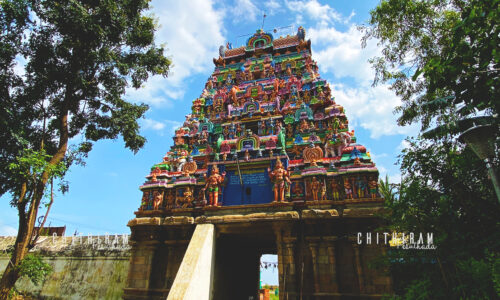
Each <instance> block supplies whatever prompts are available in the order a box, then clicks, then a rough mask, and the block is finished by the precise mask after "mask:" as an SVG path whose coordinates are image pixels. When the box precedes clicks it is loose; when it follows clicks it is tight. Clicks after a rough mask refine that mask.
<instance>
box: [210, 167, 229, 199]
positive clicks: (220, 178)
mask: <svg viewBox="0 0 500 300" xmlns="http://www.w3.org/2000/svg"><path fill="white" fill-rule="evenodd" d="M225 176H226V172H222V174H220V175H219V169H218V168H217V165H214V167H213V169H212V174H211V175H210V176H209V177H208V178H207V184H206V186H205V189H208V201H209V206H218V201H219V188H220V185H221V184H222V182H224V177H225Z"/></svg>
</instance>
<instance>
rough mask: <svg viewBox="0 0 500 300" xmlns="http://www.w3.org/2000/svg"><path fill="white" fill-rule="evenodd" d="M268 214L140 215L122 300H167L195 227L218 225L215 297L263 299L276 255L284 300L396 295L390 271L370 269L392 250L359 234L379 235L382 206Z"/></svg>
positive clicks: (241, 210)
mask: <svg viewBox="0 0 500 300" xmlns="http://www.w3.org/2000/svg"><path fill="white" fill-rule="evenodd" d="M264 211H265V212H263V209H262V207H260V208H257V207H255V208H252V207H248V206H245V207H232V208H224V209H216V210H204V211H203V213H202V214H199V213H196V212H179V213H177V214H175V215H167V216H165V215H162V214H156V215H151V216H140V214H139V215H138V217H137V218H135V219H133V220H131V221H130V222H129V226H130V228H131V230H132V236H131V245H132V251H131V260H130V268H129V274H128V281H127V288H126V289H125V291H124V296H123V298H124V299H166V297H167V296H168V294H169V291H170V290H171V289H172V285H173V283H174V280H176V275H177V272H178V270H179V267H180V266H181V262H182V261H183V257H184V255H185V252H186V249H187V247H188V244H189V243H190V240H191V237H192V235H193V232H194V229H195V227H196V225H197V224H213V225H214V226H213V227H214V231H215V241H214V245H213V249H214V251H215V253H214V257H215V260H214V265H213V271H212V275H211V276H212V278H211V285H212V286H211V296H212V297H211V299H217V300H225V299H227V300H233V299H245V300H246V299H250V298H249V297H252V296H253V299H258V295H257V293H258V288H259V267H260V265H259V259H260V256H261V255H262V254H277V256H278V272H279V291H280V299H289V300H295V299H304V300H305V299H311V300H312V299H373V298H381V297H382V295H384V294H390V293H391V292H392V285H391V284H392V282H391V278H390V277H389V276H388V275H387V274H386V272H385V271H386V270H381V269H376V268H373V267H371V262H372V261H373V260H374V259H376V258H377V257H379V256H380V255H381V254H383V253H384V251H386V250H387V249H388V245H384V244H383V243H382V244H377V243H375V242H374V243H372V244H371V245H367V244H366V243H364V242H363V244H361V245H359V244H358V241H357V234H358V232H362V233H363V235H364V234H365V233H366V232H375V230H376V229H377V228H378V227H379V226H380V225H381V224H382V223H381V220H380V218H379V217H378V215H379V214H380V213H381V212H382V208H381V207H380V204H379V203H372V204H366V203H365V204H363V205H357V206H342V208H340V207H339V206H336V205H334V204H332V203H316V204H314V203H312V205H305V206H297V205H293V204H289V205H274V206H270V207H268V208H267V209H265V210H264ZM191 284H193V283H191ZM169 299H170V298H169ZM183 299H184V298H183ZM186 299H187V298H186ZM207 299H208V298H207Z"/></svg>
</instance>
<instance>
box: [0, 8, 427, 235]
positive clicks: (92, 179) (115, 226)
mask: <svg viewBox="0 0 500 300" xmlns="http://www.w3.org/2000/svg"><path fill="white" fill-rule="evenodd" d="M377 3H378V1H372V0H365V1H352V0H349V1H347V0H333V1H317V0H313V1H277V0H272V1H255V0H236V1H213V0H212V1H211V0H190V1H176V0H168V1H166V0H153V1H152V6H153V7H152V9H151V12H152V13H154V14H155V16H156V18H157V19H158V24H159V26H160V28H159V30H158V35H157V43H158V44H166V47H167V49H168V50H167V55H168V56H170V57H171V59H172V61H173V67H172V70H171V74H170V76H169V78H167V79H163V78H160V77H154V78H152V79H150V80H149V81H148V82H147V83H146V84H144V86H143V88H142V89H140V90H129V91H128V92H127V98H128V99H129V100H130V101H133V102H144V103H147V104H149V105H150V107H151V108H150V110H149V111H148V113H147V114H146V118H145V119H142V120H140V124H141V132H142V134H143V135H144V136H146V138H147V139H148V143H147V144H146V146H145V147H144V148H143V149H142V150H141V151H140V152H139V153H137V154H136V155H134V154H133V153H131V152H130V151H128V150H126V149H125V148H124V144H123V142H122V141H121V140H116V141H101V142H99V143H98V144H96V146H95V147H94V150H93V151H92V152H91V153H90V155H89V158H88V160H87V165H86V167H80V166H76V167H73V168H72V169H71V171H70V172H69V174H68V176H67V180H68V181H69V182H70V189H69V192H68V193H67V194H65V195H57V196H56V199H55V203H54V205H53V207H52V211H51V213H50V215H49V218H48V222H50V224H51V225H52V226H62V225H66V226H67V234H72V233H74V232H75V230H77V231H78V232H81V233H82V234H84V235H86V234H88V233H92V234H104V233H106V232H108V233H128V232H129V229H128V227H126V224H127V221H128V220H130V219H132V218H133V217H134V215H133V212H134V211H135V210H136V209H137V208H138V206H139V204H140V199H141V194H140V191H139V189H138V187H139V185H140V184H142V183H143V182H144V176H146V175H147V173H148V170H149V168H150V166H151V165H153V164H154V163H157V162H159V161H161V159H162V157H163V156H164V155H165V153H166V152H167V151H168V149H169V147H170V145H172V134H173V130H174V128H175V127H177V126H179V125H180V124H181V122H182V121H183V120H184V115H186V114H187V113H189V111H190V107H191V101H192V100H193V99H195V98H197V97H198V96H199V95H200V93H201V91H202V89H203V87H204V84H205V81H206V79H207V78H208V76H209V75H210V74H211V73H212V71H213V69H214V66H213V62H212V58H214V57H217V56H218V47H219V46H220V45H222V44H225V43H226V42H227V41H229V42H231V43H232V44H233V46H234V47H237V46H241V45H242V44H243V43H244V42H245V41H246V39H247V38H248V35H250V34H253V33H254V32H255V30H256V29H258V28H260V27H261V24H262V15H263V13H264V12H265V13H266V15H267V17H266V19H265V24H264V29H265V30H269V31H272V30H273V29H274V28H282V29H280V30H279V31H278V33H277V34H276V35H277V36H276V37H278V36H279V35H286V34H288V33H290V34H295V32H296V30H297V27H298V26H300V25H302V26H303V27H304V28H305V29H306V38H307V39H311V41H312V52H313V58H314V59H315V60H316V61H317V62H318V65H319V67H320V73H321V76H322V77H323V78H325V79H327V80H328V81H329V82H330V86H331V87H332V95H333V96H334V97H335V98H336V101H337V103H339V104H341V105H343V106H344V107H345V108H346V112H347V116H348V118H349V120H350V126H351V128H352V129H354V130H355V132H356V136H357V138H358V141H359V142H360V143H361V144H363V145H365V146H366V147H367V149H368V151H370V153H371V155H372V158H373V160H374V161H375V163H376V164H377V167H378V168H379V170H380V173H381V176H385V174H388V175H389V176H390V178H391V179H392V180H393V181H397V180H398V178H399V170H398V167H397V166H395V165H394V164H395V161H396V156H397V155H398V153H399V152H400V150H401V147H402V146H404V143H403V142H402V141H403V139H404V138H405V137H406V136H407V135H415V134H416V132H417V128H416V127H398V126H397V124H396V121H395V120H396V118H397V116H396V115H394V114H393V109H394V107H395V106H396V105H398V104H399V103H400V100H399V99H398V98H397V97H396V96H395V95H394V94H393V93H392V92H391V91H390V90H389V89H388V86H386V85H380V86H377V87H375V88H374V87H372V86H371V83H372V80H373V71H372V69H371V66H370V65H369V63H368V62H367V59H368V58H370V57H373V56H375V55H377V54H378V53H380V48H379V47H378V46H377V43H376V41H370V42H369V43H368V45H367V47H366V48H364V49H362V48H361V42H360V39H361V36H362V34H361V33H360V32H359V31H358V30H357V29H356V28H357V26H358V25H360V24H364V23H366V22H367V20H368V18H369V11H370V9H372V8H374V7H375V6H376V4H377ZM283 27H284V28H283ZM243 35H246V36H243ZM74 142H78V140H76V141H74ZM7 198H8V197H6V196H4V197H2V201H1V202H0V235H10V234H15V233H16V228H17V212H16V210H15V209H14V208H11V207H10V206H9V205H8V199H7ZM47 225H48V224H47Z"/></svg>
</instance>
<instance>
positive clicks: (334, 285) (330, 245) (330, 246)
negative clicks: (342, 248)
mask: <svg viewBox="0 0 500 300" xmlns="http://www.w3.org/2000/svg"><path fill="white" fill-rule="evenodd" d="M324 239H325V242H326V249H327V253H328V264H329V267H330V270H329V271H330V276H331V279H330V282H329V283H330V284H329V286H331V289H332V292H334V293H337V292H338V291H339V284H338V278H337V259H336V254H335V241H336V240H337V237H336V236H328V237H325V238H324Z"/></svg>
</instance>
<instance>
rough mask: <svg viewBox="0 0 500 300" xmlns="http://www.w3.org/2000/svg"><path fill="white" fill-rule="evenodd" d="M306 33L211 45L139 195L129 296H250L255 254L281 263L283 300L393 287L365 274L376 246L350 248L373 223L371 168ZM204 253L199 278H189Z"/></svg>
mask: <svg viewBox="0 0 500 300" xmlns="http://www.w3.org/2000/svg"><path fill="white" fill-rule="evenodd" d="M305 35H306V34H305V30H304V29H303V28H302V27H299V29H298V31H297V34H296V35H293V36H286V37H279V38H277V39H275V38H274V37H273V35H272V34H270V33H267V32H264V31H262V30H258V31H257V32H256V33H255V34H254V35H252V36H251V37H250V38H249V39H248V40H247V42H246V45H245V46H243V47H239V48H234V49H232V48H231V47H230V46H229V44H228V45H226V46H225V47H224V46H221V47H220V49H219V57H218V58H217V59H214V64H215V69H214V72H213V73H212V75H211V76H210V77H209V78H208V80H207V82H206V84H205V87H204V88H203V91H202V92H201V95H200V96H199V98H197V99H195V100H194V101H193V102H192V107H191V113H190V114H188V115H187V116H186V119H185V122H184V124H183V126H182V127H180V128H178V129H177V130H176V131H175V136H174V137H173V145H172V146H171V147H170V149H169V150H168V152H167V153H166V155H165V156H164V157H163V159H162V160H161V161H160V162H159V163H157V164H155V165H153V166H152V167H151V170H150V173H149V175H147V176H146V181H145V182H144V184H143V185H142V186H141V187H140V189H141V191H142V193H143V196H142V200H141V201H140V206H139V208H138V210H137V211H136V212H135V215H136V218H135V219H133V220H131V221H130V222H129V224H128V226H129V227H130V228H131V231H132V236H131V245H132V258H131V265H130V270H129V278H128V285H127V288H126V289H125V292H124V296H123V297H124V299H166V297H168V299H205V296H197V297H201V298H192V297H191V298H190V297H189V296H186V295H188V294H189V293H194V292H193V290H197V291H196V293H200V292H199V291H198V290H206V289H208V292H206V293H208V295H209V298H206V299H218V300H219V299H250V297H253V299H258V298H257V295H258V283H259V259H260V256H261V255H262V254H277V255H278V269H279V293H280V299H299V298H300V299H347V298H349V299H351V298H355V299H365V298H370V299H371V298H379V297H381V296H382V294H387V293H390V292H391V279H390V277H388V276H387V275H385V273H384V272H383V270H376V269H373V268H371V267H370V262H371V261H372V260H373V259H375V258H377V257H378V256H379V255H380V254H381V253H383V251H385V250H386V248H385V246H384V245H376V244H375V245H365V244H363V245H360V244H359V243H358V241H357V233H358V232H362V233H363V234H364V233H365V232H370V231H371V232H373V231H375V230H376V229H377V227H378V226H380V225H381V224H382V223H381V220H380V218H379V217H378V214H379V213H380V212H381V210H382V204H383V199H382V198H381V197H380V194H379V191H378V184H377V182H378V175H379V173H378V170H377V168H376V167H375V163H374V162H373V161H372V159H371V157H370V153H369V152H368V151H367V149H366V147H365V146H363V145H361V144H360V143H358V141H357V139H356V136H355V134H354V130H353V129H352V128H350V127H349V121H348V119H347V117H346V111H345V109H344V107H343V106H342V105H341V103H336V101H335V97H334V95H332V93H331V89H330V87H329V85H328V83H327V81H326V80H324V79H322V78H321V76H320V74H319V73H318V66H317V64H316V62H315V61H314V60H313V58H312V55H311V41H310V40H306V38H305ZM352 101H356V99H352ZM202 225H203V226H205V227H203V226H202ZM206 226H209V227H206ZM198 228H199V229H198ZM207 228H208V229H207ZM198 230H200V231H199V232H200V233H199V234H197V233H196V231H198ZM207 236H208V239H209V241H207V240H206V239H207ZM212 236H213V237H212ZM197 243H198V244H197ZM191 245H193V246H191ZM195 245H198V246H195ZM202 245H205V246H202ZM207 245H208V246H207ZM203 247H208V248H203ZM204 256H207V257H208V258H206V259H208V260H210V261H211V264H210V267H209V271H207V272H208V273H207V275H203V276H205V277H206V276H208V277H209V278H208V279H206V278H205V277H203V276H202V275H200V274H203V271H200V270H198V269H196V271H193V270H192V271H191V272H190V271H189V270H188V269H189V268H188V266H191V267H192V266H193V264H195V263H193V261H197V259H198V260H203V257H204ZM193 257H194V258H193ZM188 261H190V262H188ZM199 264H200V265H206V264H207V263H201V262H200V263H199ZM196 268H197V267H196ZM200 268H201V267H200ZM181 273H182V274H181ZM186 274H187V275H186ZM189 274H191V275H189ZM190 276H191V277H190ZM193 276H194V277H193ZM196 276H198V277H199V276H202V277H203V278H205V279H199V278H198V279H195V277H196ZM183 278H184V279H183ZM186 278H187V279H186ZM196 278H197V277H196ZM207 280H208V281H207ZM193 281H195V282H198V284H199V287H198V288H193V287H190V285H193V284H195V285H196V284H197V283H195V282H193ZM207 282H208V283H207ZM205 286H207V287H205ZM196 293H195V294H196ZM174 294H175V295H174ZM189 295H194V294H189ZM196 295H198V294H196ZM193 297H194V296H193Z"/></svg>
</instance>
